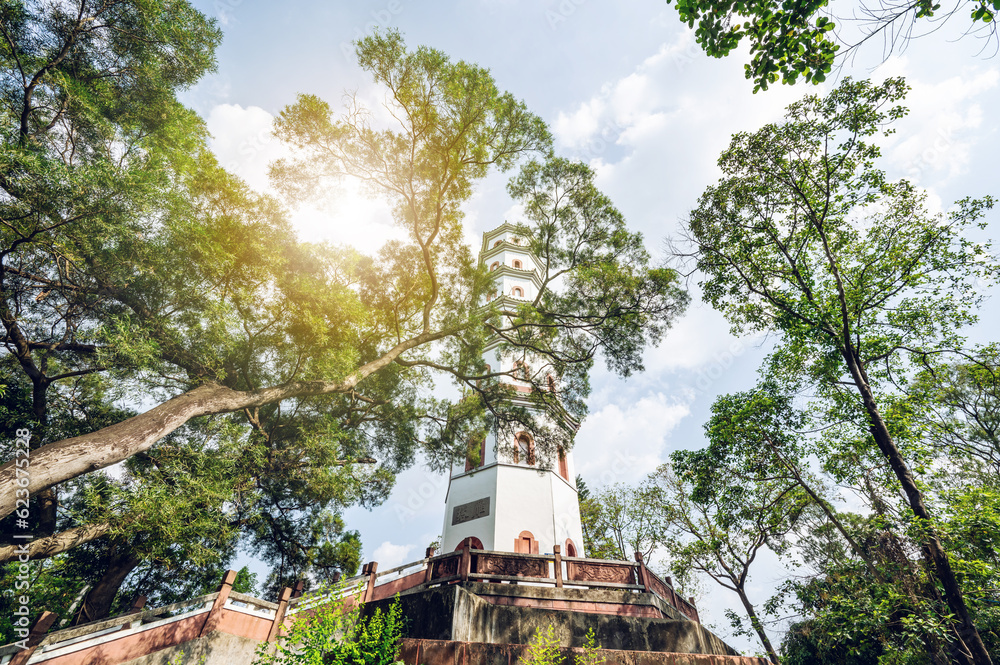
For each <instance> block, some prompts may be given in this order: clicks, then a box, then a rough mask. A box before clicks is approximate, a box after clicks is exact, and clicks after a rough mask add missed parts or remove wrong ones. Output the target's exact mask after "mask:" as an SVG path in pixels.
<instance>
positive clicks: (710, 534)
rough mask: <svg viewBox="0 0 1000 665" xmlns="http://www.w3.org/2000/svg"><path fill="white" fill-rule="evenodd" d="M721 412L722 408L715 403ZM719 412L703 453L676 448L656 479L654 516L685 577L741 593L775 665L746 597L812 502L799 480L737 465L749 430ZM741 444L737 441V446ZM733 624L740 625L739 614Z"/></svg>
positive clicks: (774, 654)
mask: <svg viewBox="0 0 1000 665" xmlns="http://www.w3.org/2000/svg"><path fill="white" fill-rule="evenodd" d="M713 409H714V410H716V411H717V410H719V404H718V403H716V405H715V407H713ZM731 425H732V423H731V422H729V421H727V420H726V419H725V418H724V417H721V418H720V417H719V414H718V413H716V414H715V417H714V418H713V420H712V421H711V422H710V424H709V425H708V426H707V427H706V432H707V433H708V435H709V439H710V441H711V444H710V445H709V447H708V448H706V449H704V450H699V451H677V452H674V453H673V454H671V463H670V464H666V465H663V466H661V467H660V468H658V469H657V471H656V473H655V474H653V475H652V476H651V480H652V482H653V485H652V487H653V488H655V492H651V493H650V496H651V497H654V496H655V502H652V505H653V506H655V508H654V509H655V511H657V512H659V513H661V514H662V516H663V520H664V522H665V525H666V533H665V535H664V537H663V540H662V544H663V546H664V548H665V549H666V550H667V552H668V553H669V554H670V557H671V566H672V567H673V569H674V570H675V571H677V573H678V574H680V575H681V576H687V575H689V574H690V573H691V572H695V573H700V574H704V575H707V576H708V577H710V578H711V579H712V580H713V581H714V582H715V583H716V584H719V585H720V586H722V587H724V588H726V589H729V590H730V591H733V592H734V593H736V595H737V596H738V597H739V599H740V602H741V603H742V605H743V609H744V611H745V612H746V614H747V617H748V618H749V620H750V625H751V629H752V631H753V634H756V636H757V637H758V639H759V640H760V643H761V645H762V646H763V647H764V650H765V651H766V652H767V655H768V657H769V658H770V659H771V661H772V662H774V663H777V662H778V655H777V652H776V651H775V649H774V646H773V645H772V644H771V640H770V638H769V637H768V635H767V632H766V631H765V630H764V624H763V622H762V621H761V618H760V616H759V610H758V609H757V608H756V607H755V606H754V604H753V603H752V602H751V600H750V597H749V595H748V594H747V584H748V582H749V579H750V570H751V567H752V566H753V563H754V561H756V559H757V555H758V554H760V552H761V551H762V550H763V549H764V548H768V549H770V550H772V551H774V552H775V553H777V554H781V553H783V551H784V550H785V549H786V545H785V544H784V542H783V539H784V537H785V536H786V535H787V534H788V533H789V532H791V531H792V529H793V528H794V527H795V525H796V523H797V522H798V521H799V519H800V518H801V517H802V515H803V513H804V512H805V511H806V510H807V508H808V506H809V505H810V498H809V496H808V495H807V494H806V493H805V492H804V491H803V490H802V488H801V487H800V486H799V485H798V483H796V482H794V481H791V482H790V481H788V480H787V479H784V478H781V477H777V478H773V477H770V476H769V474H767V473H760V469H759V468H757V469H755V468H753V465H752V464H751V465H743V464H740V463H739V462H736V463H734V461H735V460H734V458H737V457H738V453H735V451H734V450H733V448H734V447H736V446H733V445H732V440H733V439H736V440H739V439H741V438H742V436H743V432H742V428H741V427H739V426H738V425H737V426H736V427H732V426H731ZM738 445H739V444H737V446H738ZM730 618H731V619H733V625H734V627H737V628H739V626H740V623H739V621H738V619H737V618H736V615H735V614H733V615H732V616H731V617H730Z"/></svg>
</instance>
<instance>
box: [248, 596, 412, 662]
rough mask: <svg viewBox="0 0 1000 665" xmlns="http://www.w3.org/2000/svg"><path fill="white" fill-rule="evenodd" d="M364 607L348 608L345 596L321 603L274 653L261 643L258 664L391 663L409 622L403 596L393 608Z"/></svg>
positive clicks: (258, 650)
mask: <svg viewBox="0 0 1000 665" xmlns="http://www.w3.org/2000/svg"><path fill="white" fill-rule="evenodd" d="M329 591H330V590H329V589H328V588H323V589H321V590H320V591H319V592H318V594H317V595H325V594H326V593H328V592H329ZM362 608H363V605H362V604H361V603H359V602H356V603H355V605H354V607H353V608H352V609H351V610H347V611H345V609H344V601H343V600H339V601H334V602H330V603H327V604H325V605H320V606H317V607H316V608H315V613H313V614H311V615H309V616H301V617H299V618H297V619H296V620H295V622H294V623H293V624H292V626H291V628H290V629H289V631H288V634H287V635H286V636H285V637H284V638H283V639H281V640H280V641H279V643H278V645H277V647H276V648H275V650H274V653H273V654H269V653H267V652H268V651H270V649H271V647H272V645H270V644H262V645H260V647H258V649H257V654H256V658H255V660H254V663H253V665H328V664H330V663H332V664H334V665H392V663H394V662H396V654H397V652H398V651H399V639H400V637H401V636H402V631H403V626H404V619H403V616H402V610H401V609H400V604H399V596H396V599H395V601H394V602H393V604H392V605H391V606H390V608H389V611H388V612H383V611H382V609H381V608H378V609H376V610H375V611H374V613H372V614H371V615H370V616H367V617H366V616H364V615H363V613H362ZM302 614H303V615H306V612H303V613H302Z"/></svg>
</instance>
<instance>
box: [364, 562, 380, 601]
mask: <svg viewBox="0 0 1000 665" xmlns="http://www.w3.org/2000/svg"><path fill="white" fill-rule="evenodd" d="M361 572H362V573H364V574H366V575H368V585H367V586H366V587H365V595H364V597H363V598H362V600H361V602H362V603H367V602H368V601H370V600H371V599H372V598H373V597H374V596H375V579H376V578H377V577H378V561H372V562H370V563H366V564H365V567H364V568H362V569H361Z"/></svg>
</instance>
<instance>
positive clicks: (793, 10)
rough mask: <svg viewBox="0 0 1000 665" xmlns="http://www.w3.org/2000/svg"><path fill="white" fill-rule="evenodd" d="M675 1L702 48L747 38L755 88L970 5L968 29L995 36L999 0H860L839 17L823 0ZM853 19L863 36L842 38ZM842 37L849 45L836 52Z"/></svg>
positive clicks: (824, 70) (906, 35) (806, 72)
mask: <svg viewBox="0 0 1000 665" xmlns="http://www.w3.org/2000/svg"><path fill="white" fill-rule="evenodd" d="M667 4H670V0H667ZM676 5H677V12H678V14H679V15H680V18H681V20H682V21H684V22H685V23H687V24H688V26H689V27H692V28H693V27H695V25H696V24H697V26H698V27H697V29H696V32H695V38H696V39H697V41H698V44H700V45H701V47H702V48H703V49H704V51H705V53H707V54H708V55H710V56H713V57H716V58H722V57H725V56H727V55H729V54H730V53H731V52H732V51H733V50H735V49H736V48H737V47H739V45H740V43H741V42H743V41H744V40H746V41H747V42H748V43H749V44H750V55H751V60H750V62H749V63H747V64H746V65H745V69H746V77H747V78H748V79H752V80H753V83H754V92H757V91H758V90H767V87H768V85H770V84H772V83H775V82H777V81H779V80H780V81H781V82H782V83H787V84H792V83H795V82H796V81H797V80H798V79H799V78H800V77H801V78H802V79H804V80H806V81H811V82H813V83H821V82H823V81H825V80H826V76H827V74H829V73H830V70H831V69H832V67H833V65H834V61H835V60H836V58H837V56H838V53H840V55H841V56H843V55H844V53H848V52H850V51H853V50H856V49H857V48H858V47H859V46H861V45H862V44H864V43H865V42H866V41H868V40H869V39H872V38H874V37H877V36H881V37H882V39H883V42H884V44H885V47H886V48H885V51H886V52H888V53H891V52H892V51H893V50H894V49H895V48H897V47H898V46H899V45H900V43H903V42H905V41H907V40H909V39H910V38H911V37H912V35H913V29H914V27H915V26H917V24H918V23H920V24H927V25H929V22H930V21H931V20H938V21H940V20H942V19H948V18H950V17H951V16H953V15H955V14H959V13H961V12H963V11H968V12H969V19H970V22H971V26H970V27H969V29H968V33H980V34H979V36H986V37H989V38H992V39H995V38H996V28H995V27H994V26H995V23H994V21H995V19H996V18H997V12H998V11H1000V2H997V0H973V1H972V2H968V3H966V2H955V3H954V6H953V7H951V8H948V9H945V10H944V11H943V12H942V11H941V5H940V4H939V3H935V2H934V0H901V1H900V0H881V1H879V2H871V3H867V2H861V3H860V7H858V8H856V10H855V14H854V16H853V18H850V19H843V20H841V19H835V17H834V16H833V14H832V11H831V10H830V9H829V5H830V3H829V1H828V0H795V1H794V2H781V3H779V2H774V1H773V0H722V1H719V0H677V3H676ZM838 21H840V23H841V30H838V27H837V22H838ZM851 23H856V24H861V25H862V36H861V37H860V39H859V41H858V42H856V43H854V44H845V42H844V41H843V37H842V35H841V34H840V33H841V31H842V28H843V26H844V25H845V24H851ZM844 45H846V46H848V48H847V49H846V50H845V51H844V52H842V53H841V52H840V49H841V47H842V46H844Z"/></svg>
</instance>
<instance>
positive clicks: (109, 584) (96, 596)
mask: <svg viewBox="0 0 1000 665" xmlns="http://www.w3.org/2000/svg"><path fill="white" fill-rule="evenodd" d="M117 549H118V548H117V547H113V548H112V552H113V554H112V555H111V560H110V562H109V563H108V567H107V568H106V569H105V571H104V574H103V575H102V576H101V579H99V580H98V581H97V582H96V583H95V584H94V586H93V588H92V589H91V590H90V591H89V592H88V593H87V597H86V598H85V599H84V600H83V604H82V605H81V606H80V613H79V614H77V616H76V620H75V621H74V622H73V625H80V624H83V623H89V622H91V621H99V620H101V619H106V618H107V617H108V615H109V614H110V613H111V605H112V603H114V600H115V596H117V595H118V590H119V589H120V588H121V586H122V583H123V582H124V581H125V578H126V577H128V575H129V573H131V572H132V571H133V570H135V568H136V566H138V565H139V559H138V558H136V557H135V556H133V555H132V554H131V552H125V553H122V554H117V555H116V554H114V553H115V552H117ZM126 549H127V548H126Z"/></svg>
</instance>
